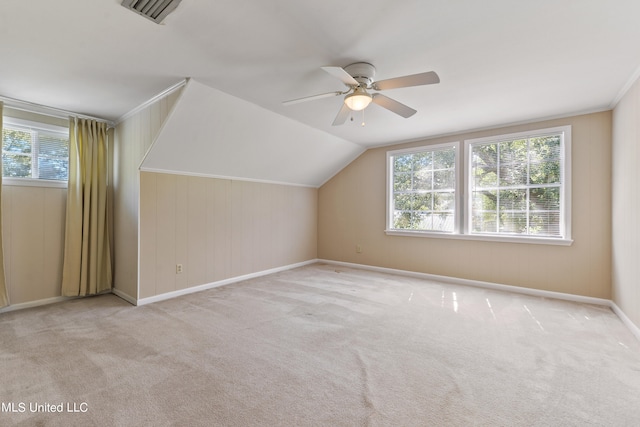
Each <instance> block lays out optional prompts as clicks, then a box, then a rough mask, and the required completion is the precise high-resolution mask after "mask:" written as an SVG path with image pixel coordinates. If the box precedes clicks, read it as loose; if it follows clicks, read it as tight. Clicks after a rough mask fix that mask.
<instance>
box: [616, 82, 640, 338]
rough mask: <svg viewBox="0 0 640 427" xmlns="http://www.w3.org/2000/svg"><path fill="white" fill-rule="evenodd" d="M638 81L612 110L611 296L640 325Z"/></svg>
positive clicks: (639, 99) (639, 88)
mask: <svg viewBox="0 0 640 427" xmlns="http://www.w3.org/2000/svg"><path fill="white" fill-rule="evenodd" d="M639 146H640V80H639V81H636V82H635V84H634V85H633V86H632V87H631V88H630V89H629V91H628V92H627V93H626V94H625V96H624V97H623V98H622V100H621V101H620V102H619V103H618V105H617V106H616V108H615V109H614V111H613V174H612V175H613V177H612V180H613V186H612V188H613V194H612V199H613V200H612V218H613V221H612V228H613V231H612V234H613V249H612V294H613V295H612V298H613V301H614V302H615V303H616V304H617V305H618V307H620V308H621V309H622V311H623V312H624V313H625V314H626V315H627V317H628V318H629V319H630V320H631V321H632V322H634V324H635V325H636V326H637V327H639V328H640V225H639V223H640V173H639V171H638V169H639V167H640V149H639V148H638V147H639Z"/></svg>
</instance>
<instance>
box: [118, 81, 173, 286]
mask: <svg viewBox="0 0 640 427" xmlns="http://www.w3.org/2000/svg"><path fill="white" fill-rule="evenodd" d="M181 90H182V89H178V90H176V91H174V92H172V93H170V94H169V95H167V96H166V97H164V98H162V99H160V100H158V101H157V102H155V103H153V104H152V105H150V106H148V107H146V108H144V109H143V110H141V111H139V112H137V113H136V114H134V115H132V116H131V117H129V118H127V119H126V120H123V121H122V122H121V123H120V124H118V126H117V128H116V132H115V139H114V147H113V148H114V149H113V170H114V176H113V252H114V258H113V259H114V287H115V288H116V289H117V290H118V291H120V292H122V293H124V294H126V295H128V296H130V297H131V298H133V299H136V298H137V297H138V199H139V194H140V193H139V176H138V174H139V170H138V168H139V166H140V162H142V159H143V157H144V155H145V153H146V152H147V150H148V149H149V147H150V146H151V143H152V142H153V140H154V138H155V136H156V134H157V133H158V131H159V130H160V128H161V126H162V124H163V123H164V121H165V119H166V118H167V116H168V114H169V112H170V111H171V108H172V107H173V105H174V104H175V102H176V100H177V99H178V97H179V96H180V93H181Z"/></svg>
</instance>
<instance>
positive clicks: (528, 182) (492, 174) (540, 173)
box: [471, 135, 562, 236]
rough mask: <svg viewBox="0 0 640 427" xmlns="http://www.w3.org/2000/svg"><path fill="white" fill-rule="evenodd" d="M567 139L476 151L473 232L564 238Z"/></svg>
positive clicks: (539, 139)
mask: <svg viewBox="0 0 640 427" xmlns="http://www.w3.org/2000/svg"><path fill="white" fill-rule="evenodd" d="M561 145H562V137H561V135H551V136H544V137H535V138H525V139H518V140H513V141H501V142H492V143H485V144H475V145H473V146H472V165H471V171H472V174H473V179H472V184H471V185H472V188H471V194H472V213H471V215H472V218H471V228H472V230H471V231H472V232H476V233H507V234H529V235H538V236H560V196H561V195H560V188H561V185H562V182H561V179H562V170H561V167H562V157H561V153H562V151H561V150H562V146H561Z"/></svg>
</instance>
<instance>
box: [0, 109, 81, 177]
mask: <svg viewBox="0 0 640 427" xmlns="http://www.w3.org/2000/svg"><path fill="white" fill-rule="evenodd" d="M2 121H3V125H4V124H6V125H9V126H11V125H14V126H21V127H26V128H30V129H35V130H43V131H49V132H56V133H68V132H69V128H65V127H63V126H56V125H51V124H48V123H41V122H36V121H32V120H24V119H18V118H15V117H7V116H4V117H3V118H2ZM67 184H68V182H67V181H59V180H51V179H40V178H10V177H2V185H11V186H16V187H51V188H67Z"/></svg>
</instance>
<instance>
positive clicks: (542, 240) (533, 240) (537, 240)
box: [384, 230, 573, 246]
mask: <svg viewBox="0 0 640 427" xmlns="http://www.w3.org/2000/svg"><path fill="white" fill-rule="evenodd" d="M384 232H385V234H386V235H387V236H405V237H427V238H435V239H453V240H475V241H484V242H503V243H524V244H530V245H556V246H571V244H573V240H572V239H563V238H553V237H520V236H497V235H490V234H453V233H446V232H437V231H401V230H385V231H384Z"/></svg>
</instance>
